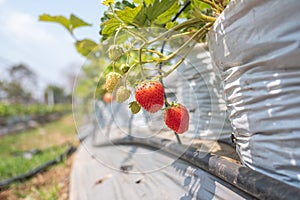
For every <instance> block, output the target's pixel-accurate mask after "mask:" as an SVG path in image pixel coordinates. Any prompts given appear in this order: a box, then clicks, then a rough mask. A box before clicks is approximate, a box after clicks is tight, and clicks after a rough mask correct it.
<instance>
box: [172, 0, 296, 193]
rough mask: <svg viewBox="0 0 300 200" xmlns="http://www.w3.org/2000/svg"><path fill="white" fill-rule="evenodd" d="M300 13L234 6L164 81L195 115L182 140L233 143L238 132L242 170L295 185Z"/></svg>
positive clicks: (289, 8) (290, 5) (244, 3)
mask: <svg viewBox="0 0 300 200" xmlns="http://www.w3.org/2000/svg"><path fill="white" fill-rule="evenodd" d="M299 10H300V1H299V0H285V1H279V0H265V1H261V0H251V1H249V0H236V1H231V3H230V4H229V5H228V7H227V8H226V9H225V10H224V12H223V13H222V14H221V15H220V17H219V18H218V20H217V21H216V22H215V24H214V26H213V28H212V29H211V30H210V32H209V34H208V49H209V50H208V49H206V47H205V45H197V46H196V47H195V49H194V50H193V51H192V52H191V53H190V55H189V56H188V58H187V59H186V61H185V63H184V64H183V66H181V67H180V68H179V69H178V70H177V74H176V75H173V78H172V76H171V77H170V78H169V81H168V80H167V81H166V88H167V92H168V88H169V90H170V91H172V89H176V94H177V97H178V98H182V99H179V102H182V103H183V104H185V105H186V106H187V107H188V108H189V110H190V118H191V123H190V129H189V132H188V133H187V134H184V136H187V137H189V136H190V137H194V136H197V137H198V138H201V139H211V140H227V141H229V140H230V136H231V133H233V135H234V137H235V138H236V150H237V153H238V155H239V156H240V159H241V161H242V163H243V164H244V165H245V166H247V167H250V168H252V169H254V170H257V171H259V172H261V173H263V174H266V175H269V176H271V177H273V178H276V179H279V180H281V181H283V182H285V183H287V184H289V185H292V186H295V187H298V188H300V12H299ZM174 77H175V78H174ZM176 83H177V84H176ZM178 85H180V87H178Z"/></svg>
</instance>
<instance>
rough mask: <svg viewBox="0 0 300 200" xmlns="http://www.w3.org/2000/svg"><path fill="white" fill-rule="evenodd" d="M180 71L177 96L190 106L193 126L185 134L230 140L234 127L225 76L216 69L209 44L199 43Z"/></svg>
mask: <svg viewBox="0 0 300 200" xmlns="http://www.w3.org/2000/svg"><path fill="white" fill-rule="evenodd" d="M177 73H178V74H180V78H181V79H179V81H178V82H179V84H178V92H177V95H178V96H179V98H181V101H182V102H183V104H184V105H186V106H187V107H188V108H189V109H190V119H191V121H190V129H189V131H188V132H187V133H186V134H184V136H186V137H195V138H201V139H207V140H225V141H229V140H230V136H231V133H232V128H231V125H230V122H229V120H228V116H227V112H226V111H227V108H226V104H225V101H224V100H223V97H222V87H221V79H220V77H219V76H218V75H217V74H216V73H215V72H214V71H213V67H212V64H211V57H210V53H209V52H208V50H207V45H206V44H197V45H196V46H195V47H194V49H193V50H192V51H191V53H190V54H189V55H188V57H187V58H186V60H185V62H184V63H183V64H182V65H181V66H180V67H179V68H178V70H177ZM167 83H168V82H167Z"/></svg>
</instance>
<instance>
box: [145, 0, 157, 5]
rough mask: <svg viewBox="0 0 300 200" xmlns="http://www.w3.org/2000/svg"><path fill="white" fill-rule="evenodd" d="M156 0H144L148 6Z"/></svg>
mask: <svg viewBox="0 0 300 200" xmlns="http://www.w3.org/2000/svg"><path fill="white" fill-rule="evenodd" d="M154 1H155V0H144V2H145V4H146V6H149V5H151V4H153V3H154Z"/></svg>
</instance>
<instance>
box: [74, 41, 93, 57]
mask: <svg viewBox="0 0 300 200" xmlns="http://www.w3.org/2000/svg"><path fill="white" fill-rule="evenodd" d="M75 46H76V49H77V51H78V52H79V53H80V54H81V55H83V56H88V55H89V53H92V52H93V50H94V49H95V48H96V47H97V43H96V42H94V41H92V40H90V39H83V40H78V41H76V43H75Z"/></svg>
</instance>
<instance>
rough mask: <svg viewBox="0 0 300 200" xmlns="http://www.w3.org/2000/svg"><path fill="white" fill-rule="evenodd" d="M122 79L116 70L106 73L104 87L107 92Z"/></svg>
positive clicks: (111, 90) (113, 88)
mask: <svg viewBox="0 0 300 200" xmlns="http://www.w3.org/2000/svg"><path fill="white" fill-rule="evenodd" d="M121 80H122V76H121V74H119V73H116V72H109V73H108V74H107V75H106V81H105V88H106V90H107V92H109V93H112V92H113V91H114V90H115V89H116V87H117V86H118V85H119V83H120V82H121Z"/></svg>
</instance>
